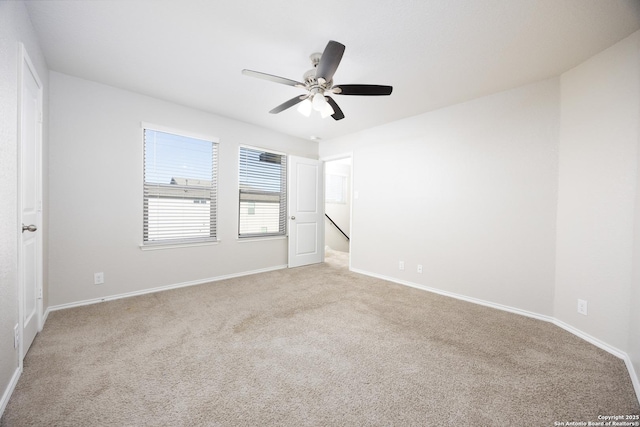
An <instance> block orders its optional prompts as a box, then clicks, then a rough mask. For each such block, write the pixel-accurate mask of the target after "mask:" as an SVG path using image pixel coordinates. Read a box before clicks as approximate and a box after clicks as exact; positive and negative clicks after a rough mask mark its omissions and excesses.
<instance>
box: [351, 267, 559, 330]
mask: <svg viewBox="0 0 640 427" xmlns="http://www.w3.org/2000/svg"><path fill="white" fill-rule="evenodd" d="M351 271H353V272H354V273H358V274H364V275H365V276H370V277H375V278H376V279H381V280H386V281H387V282H392V283H397V284H399V285H404V286H410V287H412V288H416V289H422V290H423V291H427V292H432V293H434V294H438V295H444V296H446V297H451V298H455V299H459V300H462V301H467V302H471V303H474V304H478V305H484V306H485V307H491V308H497V309H498V310H502V311H508V312H510V313H515V314H519V315H521V316H526V317H532V318H534V319H538V320H544V321H545V322H552V321H553V320H554V319H553V317H550V316H545V315H542V314H538V313H534V312H532V311H527V310H522V309H519V308H515V307H509V306H507V305H502V304H496V303H494V302H490V301H485V300H481V299H478V298H473V297H468V296H465V295H460V294H456V293H454V292H448V291H443V290H440V289H436V288H431V287H429V286H424V285H420V284H418V283H413V282H408V281H405V280H398V279H396V278H394V277H389V276H383V275H381V274H376V273H371V272H368V271H363V270H357V269H355V268H352V269H351Z"/></svg>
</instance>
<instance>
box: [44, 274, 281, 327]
mask: <svg viewBox="0 0 640 427" xmlns="http://www.w3.org/2000/svg"><path fill="white" fill-rule="evenodd" d="M283 268H287V266H286V265H277V266H275V267H268V268H262V269H259V270H251V271H244V272H242V273H233V274H227V275H224V276H217V277H209V278H207V279H199V280H192V281H190V282H182V283H177V284H174V285H166V286H158V287H156V288H149V289H143V290H140V291H134V292H126V293H124V294H116V295H109V296H106V297H101V298H93V299H88V300H83V301H75V302H70V303H66V304H59V305H54V306H50V307H47V310H46V311H45V314H44V316H43V317H44V318H45V319H46V318H47V317H48V316H49V313H50V312H52V311H57V310H64V309H66V308H73V307H80V306H83V305H91V304H98V303H101V302H105V301H113V300H117V299H122V298H129V297H135V296H138V295H145V294H152V293H154V292H161V291H168V290H170V289H178V288H185V287H187V286H196V285H203V284H205V283H210V282H218V281H220V280H226V279H233V278H235V277H242V276H250V275H253V274H259V273H267V272H269V271H275V270H282V269H283Z"/></svg>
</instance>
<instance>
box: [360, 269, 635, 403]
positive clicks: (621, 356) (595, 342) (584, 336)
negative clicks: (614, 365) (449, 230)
mask: <svg viewBox="0 0 640 427" xmlns="http://www.w3.org/2000/svg"><path fill="white" fill-rule="evenodd" d="M351 271H353V272H354V273H358V274H364V275H365V276H370V277H375V278H376V279H381V280H386V281H387V282H392V283H397V284H399V285H404V286H410V287H412V288H416V289H421V290H423V291H427V292H432V293H435V294H439V295H444V296H447V297H451V298H455V299H459V300H462V301H467V302H471V303H474V304H479V305H484V306H486V307H491V308H495V309H498V310H502V311H508V312H510V313H514V314H519V315H521V316H526V317H532V318H534V319H538V320H543V321H545V322H550V323H553V324H554V325H556V326H558V327H560V328H562V329H564V330H565V331H567V332H570V333H572V334H573V335H575V336H577V337H578V338H581V339H583V340H585V341H587V342H589V343H591V344H593V345H595V346H596V347H598V348H601V349H602V350H604V351H606V352H608V353H610V354H612V355H614V356H616V357H617V358H619V359H622V360H624V363H625V365H626V367H627V371H628V372H629V376H630V377H631V382H632V383H633V388H634V390H635V392H636V398H637V399H638V402H639V403H640V379H639V378H638V375H637V374H636V371H635V369H634V367H633V363H632V362H631V359H630V358H629V355H628V354H627V353H625V352H624V351H621V350H619V349H617V348H615V347H613V346H610V345H609V344H607V343H605V342H604V341H601V340H599V339H597V338H595V337H592V336H591V335H589V334H586V333H584V332H582V331H581V330H579V329H576V328H574V327H573V326H571V325H568V324H566V323H564V322H562V321H561V320H558V319H556V318H555V317H552V316H545V315H542V314H538V313H534V312H531V311H527V310H521V309H519V308H515V307H509V306H506V305H502V304H496V303H493V302H489V301H485V300H481V299H477V298H472V297H468V296H465V295H460V294H456V293H453V292H448V291H442V290H440V289H435V288H431V287H429V286H424V285H420V284H418V283H413V282H408V281H405V280H399V279H396V278H394V277H389V276H383V275H381V274H376V273H371V272H369V271H364V270H358V269H355V268H352V269H351Z"/></svg>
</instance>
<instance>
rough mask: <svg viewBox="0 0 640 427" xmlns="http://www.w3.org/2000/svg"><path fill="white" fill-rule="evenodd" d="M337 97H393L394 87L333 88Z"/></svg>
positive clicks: (356, 86) (358, 86) (352, 86)
mask: <svg viewBox="0 0 640 427" xmlns="http://www.w3.org/2000/svg"><path fill="white" fill-rule="evenodd" d="M331 91H332V92H333V93H335V94H336V95H364V96H381V95H391V92H392V91H393V87H392V86H382V85H338V86H334V87H332V88H331Z"/></svg>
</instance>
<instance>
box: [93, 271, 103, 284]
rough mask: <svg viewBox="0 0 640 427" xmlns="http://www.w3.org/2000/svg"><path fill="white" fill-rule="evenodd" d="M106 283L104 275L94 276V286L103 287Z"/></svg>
mask: <svg viewBox="0 0 640 427" xmlns="http://www.w3.org/2000/svg"><path fill="white" fill-rule="evenodd" d="M103 283H104V273H95V274H94V275H93V284H94V285H102V284H103Z"/></svg>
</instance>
